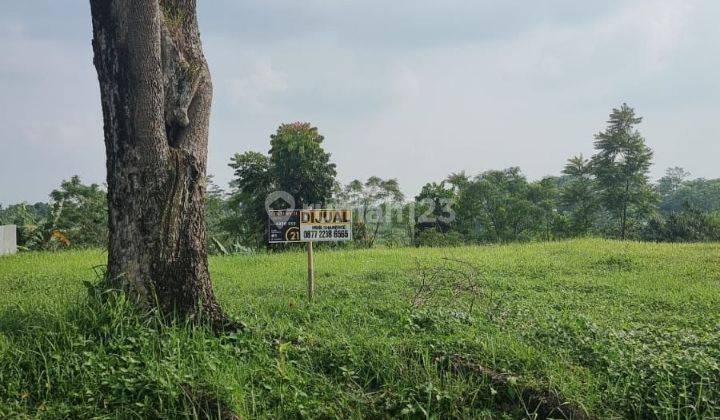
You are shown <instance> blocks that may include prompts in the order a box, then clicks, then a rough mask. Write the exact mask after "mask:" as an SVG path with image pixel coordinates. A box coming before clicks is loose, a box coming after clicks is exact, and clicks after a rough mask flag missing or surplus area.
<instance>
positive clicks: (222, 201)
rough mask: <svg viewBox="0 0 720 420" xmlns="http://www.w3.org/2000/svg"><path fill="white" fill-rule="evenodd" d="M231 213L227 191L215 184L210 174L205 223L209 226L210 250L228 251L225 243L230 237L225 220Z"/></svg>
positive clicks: (206, 195) (208, 177)
mask: <svg viewBox="0 0 720 420" xmlns="http://www.w3.org/2000/svg"><path fill="white" fill-rule="evenodd" d="M231 215H232V212H231V210H230V206H229V205H228V200H227V196H226V194H225V191H223V189H222V188H220V187H219V186H218V185H217V184H215V181H214V179H213V176H212V175H208V176H207V193H206V194H205V225H206V226H207V227H206V229H207V234H208V249H209V250H211V251H215V252H220V253H224V252H227V249H226V247H225V245H224V244H223V243H224V242H227V240H228V239H229V235H228V231H227V230H226V229H225V222H226V220H227V219H228V218H229V217H231Z"/></svg>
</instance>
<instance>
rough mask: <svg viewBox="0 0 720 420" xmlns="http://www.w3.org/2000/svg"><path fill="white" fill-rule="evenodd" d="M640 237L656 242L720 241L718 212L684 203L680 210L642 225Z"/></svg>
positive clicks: (658, 216)
mask: <svg viewBox="0 0 720 420" xmlns="http://www.w3.org/2000/svg"><path fill="white" fill-rule="evenodd" d="M642 237H643V239H644V240H649V241H657V242H711V241H713V242H715V241H720V213H719V212H707V211H702V210H700V209H697V208H693V207H692V206H691V205H689V204H685V205H684V206H683V209H682V210H680V211H673V212H671V213H670V214H669V215H667V216H663V215H657V216H656V217H655V218H653V219H651V220H650V221H649V222H648V224H647V225H646V226H645V227H644V229H643V235H642Z"/></svg>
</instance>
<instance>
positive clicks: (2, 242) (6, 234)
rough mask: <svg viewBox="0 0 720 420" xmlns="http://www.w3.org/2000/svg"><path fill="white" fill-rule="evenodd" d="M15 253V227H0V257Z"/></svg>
mask: <svg viewBox="0 0 720 420" xmlns="http://www.w3.org/2000/svg"><path fill="white" fill-rule="evenodd" d="M16 252H17V228H16V226H15V225H6V226H0V255H5V254H14V253H16Z"/></svg>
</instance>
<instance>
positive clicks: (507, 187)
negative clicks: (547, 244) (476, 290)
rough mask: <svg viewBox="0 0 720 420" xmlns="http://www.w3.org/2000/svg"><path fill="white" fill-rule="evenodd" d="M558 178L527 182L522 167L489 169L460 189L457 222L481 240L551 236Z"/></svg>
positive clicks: (455, 207) (496, 240)
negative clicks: (521, 170)
mask: <svg viewBox="0 0 720 420" xmlns="http://www.w3.org/2000/svg"><path fill="white" fill-rule="evenodd" d="M556 184H557V180H556V179H553V178H546V179H543V180H542V181H539V182H536V183H532V184H531V183H528V181H527V179H526V178H525V176H523V175H522V173H521V172H520V169H519V168H516V167H514V168H508V169H505V170H500V171H498V170H492V171H486V172H483V173H482V174H480V175H478V176H477V177H475V179H474V180H473V181H471V182H469V183H468V184H467V186H466V187H465V188H463V189H461V190H460V193H459V195H458V198H457V202H456V204H455V206H454V209H455V210H456V212H457V219H456V222H455V223H454V226H456V227H457V229H458V230H459V231H460V233H462V234H463V235H465V236H466V237H468V238H474V239H475V240H477V241H480V242H509V241H515V240H528V239H533V238H538V239H541V238H543V239H545V238H549V237H550V235H551V232H552V230H553V221H554V212H555V196H556Z"/></svg>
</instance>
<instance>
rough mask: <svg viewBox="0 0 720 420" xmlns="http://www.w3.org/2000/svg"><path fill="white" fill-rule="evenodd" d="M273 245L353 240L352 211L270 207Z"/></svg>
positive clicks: (270, 238)
mask: <svg viewBox="0 0 720 420" xmlns="http://www.w3.org/2000/svg"><path fill="white" fill-rule="evenodd" d="M269 216H270V223H269V225H270V232H269V238H268V241H269V242H270V243H271V244H276V243H288V242H331V241H351V240H352V211H351V210H270V211H269Z"/></svg>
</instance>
